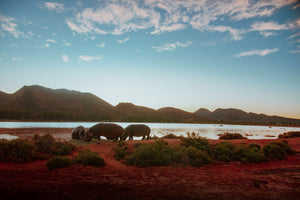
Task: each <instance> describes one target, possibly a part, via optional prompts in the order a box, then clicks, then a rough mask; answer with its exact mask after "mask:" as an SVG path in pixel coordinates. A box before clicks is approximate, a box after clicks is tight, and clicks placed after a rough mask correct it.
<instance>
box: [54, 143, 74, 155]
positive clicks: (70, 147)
mask: <svg viewBox="0 0 300 200" xmlns="http://www.w3.org/2000/svg"><path fill="white" fill-rule="evenodd" d="M75 149H76V146H75V145H74V144H71V143H67V142H55V143H54V145H53V148H52V151H51V154H52V155H56V156H65V155H69V154H70V153H71V152H72V151H74V150H75Z"/></svg>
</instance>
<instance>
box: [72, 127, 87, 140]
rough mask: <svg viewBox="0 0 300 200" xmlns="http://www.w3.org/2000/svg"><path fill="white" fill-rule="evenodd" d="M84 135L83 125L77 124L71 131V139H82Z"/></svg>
mask: <svg viewBox="0 0 300 200" xmlns="http://www.w3.org/2000/svg"><path fill="white" fill-rule="evenodd" d="M84 136H85V128H84V127H83V126H77V127H76V128H74V129H73V131H72V140H74V139H76V140H82V139H83V138H84Z"/></svg>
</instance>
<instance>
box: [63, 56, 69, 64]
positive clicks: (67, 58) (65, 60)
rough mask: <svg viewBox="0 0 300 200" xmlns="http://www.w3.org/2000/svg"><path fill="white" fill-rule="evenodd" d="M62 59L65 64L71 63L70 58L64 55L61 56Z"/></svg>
mask: <svg viewBox="0 0 300 200" xmlns="http://www.w3.org/2000/svg"><path fill="white" fill-rule="evenodd" d="M61 57H62V60H63V61H64V62H65V63H67V62H69V60H70V59H69V57H68V56H67V55H62V56H61Z"/></svg>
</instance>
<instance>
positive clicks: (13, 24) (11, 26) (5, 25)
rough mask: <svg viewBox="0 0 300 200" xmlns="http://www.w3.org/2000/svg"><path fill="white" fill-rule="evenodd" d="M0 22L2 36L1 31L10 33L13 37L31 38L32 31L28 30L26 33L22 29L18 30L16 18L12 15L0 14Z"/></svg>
mask: <svg viewBox="0 0 300 200" xmlns="http://www.w3.org/2000/svg"><path fill="white" fill-rule="evenodd" d="M0 24H1V26H0V27H1V29H0V33H1V35H2V36H4V35H5V34H4V33H2V31H5V32H8V33H10V34H11V35H13V36H14V37H15V38H19V37H23V38H31V37H32V36H33V35H34V34H33V33H32V31H28V32H27V33H24V32H22V31H20V30H18V22H17V20H16V19H14V18H12V17H6V16H4V15H2V14H0ZM21 24H22V23H21Z"/></svg>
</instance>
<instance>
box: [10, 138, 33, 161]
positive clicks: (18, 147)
mask: <svg viewBox="0 0 300 200" xmlns="http://www.w3.org/2000/svg"><path fill="white" fill-rule="evenodd" d="M8 148H9V156H8V157H7V160H9V161H12V162H26V161H31V160H34V159H35V153H36V147H35V146H34V145H33V144H31V143H29V142H27V141H26V140H22V139H15V140H11V141H10V142H9V147H8Z"/></svg>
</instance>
